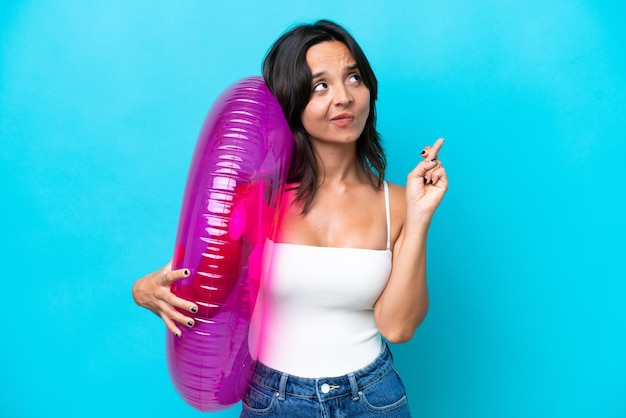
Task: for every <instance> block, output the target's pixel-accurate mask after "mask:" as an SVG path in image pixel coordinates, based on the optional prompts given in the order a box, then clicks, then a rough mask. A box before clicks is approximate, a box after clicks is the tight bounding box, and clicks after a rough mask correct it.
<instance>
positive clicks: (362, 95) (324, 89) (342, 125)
mask: <svg viewBox="0 0 626 418" xmlns="http://www.w3.org/2000/svg"><path fill="white" fill-rule="evenodd" d="M306 62H307V64H308V65H309V68H310V69H311V74H312V80H313V82H312V86H311V89H312V94H311V98H310V99H309V103H308V104H307V106H306V107H305V108H304V111H303V112H302V124H303V126H304V129H306V131H307V133H308V134H309V137H310V139H311V141H312V142H313V144H314V145H315V143H316V142H325V143H350V142H356V140H357V139H358V138H359V136H361V133H362V132H363V128H364V127H365V122H366V121H367V117H368V116H369V108H370V91H369V89H368V88H367V87H366V86H365V84H363V82H362V81H361V73H360V71H359V68H358V67H357V64H356V61H355V60H354V57H353V56H352V54H351V53H350V51H349V50H348V48H347V47H346V45H345V44H343V43H342V42H338V41H330V42H322V43H319V44H316V45H313V46H312V47H310V48H309V50H308V51H307V54H306Z"/></svg>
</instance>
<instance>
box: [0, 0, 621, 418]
mask: <svg viewBox="0 0 626 418" xmlns="http://www.w3.org/2000/svg"><path fill="white" fill-rule="evenodd" d="M623 4H624V3H623V2H617V1H614V2H613V1H582V0H549V1H545V0H544V1H539V0H526V1H512V0H504V1H503V0H488V1H476V2H469V1H467V2H466V1H460V0H459V1H454V0H427V1H405V2H399V1H361V2H357V3H354V2H341V1H337V0H316V1H311V2H296V1H283V0H281V1H273V0H272V1H264V2H253V1H249V2H243V1H240V2H218V1H210V0H202V1H200V0H196V1H164V0H156V1H150V2H148V1H136V0H125V1H111V0H109V1H101V0H95V1H80V0H76V1H69V0H68V1H63V0H59V1H42V0H40V1H35V0H33V1H10V0H9V1H6V0H5V1H3V2H2V3H1V6H0V181H1V183H0V184H1V190H0V191H1V195H2V201H3V203H2V208H3V213H2V216H1V217H0V227H1V233H2V249H1V251H0V256H1V259H0V261H1V264H2V266H3V267H4V271H3V274H2V282H3V285H2V287H3V292H2V301H1V302H0V318H2V323H3V330H2V332H0V352H1V353H2V355H1V372H0V415H1V416H3V417H16V418H19V417H43V416H63V417H78V416H90V417H111V416H117V417H130V416H137V417H144V416H155V417H174V416H176V417H181V418H182V417H194V416H201V414H200V413H199V412H197V411H195V410H193V409H191V408H190V407H189V406H187V405H186V404H185V403H184V402H183V401H182V400H181V399H180V398H179V397H178V395H177V394H176V392H175V391H174V389H173V387H172V385H171V383H170V381H169V376H168V373H167V369H166V363H165V356H164V327H163V324H162V322H161V321H160V320H159V319H158V318H157V317H155V316H154V315H152V314H151V313H149V312H148V311H145V310H143V309H140V308H138V307H136V306H135V305H134V303H133V301H132V298H131V293H130V289H131V286H132V284H133V282H134V281H135V280H136V279H137V278H138V277H140V276H142V275H143V274H145V273H147V272H149V271H152V270H154V269H156V268H158V267H161V265H163V264H164V263H165V262H166V261H167V260H168V259H169V257H170V255H171V253H172V250H173V239H174V234H175V232H176V228H177V222H178V211H179V207H180V201H181V198H182V191H183V187H184V184H185V180H186V174H187V168H188V164H189V161H190V158H191V153H192V151H193V146H194V144H195V140H196V137H197V134H198V132H199V129H200V125H201V123H202V121H203V119H204V116H205V114H206V112H207V111H208V109H209V107H210V106H211V104H212V102H213V101H214V99H215V98H216V97H217V95H218V94H219V93H220V92H221V91H222V90H223V89H224V88H225V87H226V86H228V85H230V84H231V83H233V82H234V81H236V80H238V79H240V78H242V77H245V76H248V75H253V74H259V73H260V65H261V61H262V58H263V56H264V54H265V52H266V51H267V48H268V47H269V46H270V44H271V43H272V42H273V41H274V40H275V39H276V37H277V36H279V35H280V33H282V32H283V30H284V29H285V28H286V27H288V26H290V25H291V24H293V23H297V22H304V21H306V22H309V21H312V20H314V19H317V18H330V19H333V20H336V21H337V22H339V23H342V24H344V25H345V26H346V27H348V28H349V29H350V30H351V31H352V33H353V34H354V35H355V36H356V38H357V39H358V40H359V42H360V43H361V45H362V47H363V49H364V50H365V52H366V53H367V54H368V56H369V58H370V60H371V62H372V65H373V67H374V69H375V71H376V73H377V75H378V78H379V82H380V100H379V128H380V131H381V132H382V133H383V136H384V139H385V143H384V145H385V147H386V150H387V152H388V156H389V165H390V170H389V173H388V177H389V178H390V179H391V180H392V181H396V182H399V183H404V179H405V175H406V173H408V171H409V170H410V169H411V168H412V167H413V165H414V164H415V163H416V162H418V160H419V151H420V150H421V148H422V146H423V145H425V144H428V143H432V142H433V141H434V139H436V138H437V137H439V136H444V137H446V138H447V142H446V144H445V146H444V148H443V150H442V153H441V158H442V160H443V161H444V163H445V164H446V166H447V168H448V172H449V176H450V190H449V193H448V195H447V196H446V199H445V201H444V203H443V204H442V206H441V208H440V210H439V212H438V213H437V215H436V217H435V220H434V222H433V225H432V229H431V235H430V237H429V264H428V273H429V284H430V292H431V299H432V301H431V309H430V313H429V316H428V317H427V319H426V321H425V323H424V324H423V325H422V326H421V327H420V329H419V330H418V332H417V333H416V335H415V338H414V339H413V340H412V341H411V342H410V343H408V344H405V345H399V346H394V347H393V350H394V353H395V356H396V361H397V366H398V368H399V369H400V370H401V373H402V375H403V377H404V379H405V382H406V384H407V387H408V392H409V396H410V402H411V407H412V409H413V412H414V414H415V415H416V416H419V417H433V418H443V417H461V416H462V417H481V418H483V417H531V416H532V417H624V416H626V355H625V354H624V353H626V336H625V334H626V307H625V306H624V299H625V296H626V284H625V279H626V267H625V262H624V249H625V246H624V233H625V232H626V225H625V221H624V213H626V211H625V209H626V208H625V204H624V181H625V180H626V174H625V171H624V168H623V166H622V161H623V159H624V154H625V152H626V146H625V142H624V136H625V134H626V111H625V110H624V103H626V62H625V57H626V54H624V52H623V51H624V43H625V42H624V41H625V40H626V32H625V31H624V26H623V18H624V16H626V8H625V7H624V6H623ZM48 414H50V415H48ZM237 414H238V408H233V409H230V410H227V411H224V412H222V413H218V414H215V415H214V416H222V417H235V416H237Z"/></svg>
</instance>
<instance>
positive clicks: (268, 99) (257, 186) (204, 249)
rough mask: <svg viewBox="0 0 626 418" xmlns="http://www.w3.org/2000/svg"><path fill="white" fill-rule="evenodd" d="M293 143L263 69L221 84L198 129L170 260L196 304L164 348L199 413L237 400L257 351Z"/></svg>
mask: <svg viewBox="0 0 626 418" xmlns="http://www.w3.org/2000/svg"><path fill="white" fill-rule="evenodd" d="M293 142H294V141H293V135H292V133H291V131H290V129H289V126H288V124H287V121H286V120H285V117H284V115H283V112H282V109H281V107H280V105H279V103H278V102H277V100H276V98H275V97H274V95H273V94H272V93H271V92H270V90H269V89H268V88H267V86H266V85H265V82H264V80H263V78H261V77H249V78H245V79H243V80H240V81H239V82H237V83H235V84H233V85H232V86H230V87H229V88H228V89H226V90H225V91H224V92H223V93H222V94H221V95H220V96H219V97H218V99H217V100H216V101H215V103H214V104H213V106H212V107H211V109H210V111H209V113H208V115H207V117H206V119H205V121H204V124H203V127H202V130H201V132H200V135H199V137H198V140H197V143H196V147H195V150H194V153H193V158H192V161H191V166H190V168H189V174H188V177H187V183H186V186H185V192H184V197H183V203H182V209H181V213H180V220H179V224H178V232H177V236H176V246H175V251H174V257H173V261H172V268H174V269H179V268H184V267H186V268H189V269H190V270H191V275H190V276H189V277H187V278H185V279H182V280H179V281H177V282H176V283H175V284H174V285H173V286H172V292H173V293H175V294H176V295H178V296H180V297H182V298H184V299H187V300H190V301H193V302H195V303H196V304H197V305H198V307H199V311H198V313H197V314H195V317H194V320H195V325H194V327H193V328H191V329H187V328H185V329H183V333H182V336H181V337H179V338H177V337H176V336H174V335H173V334H171V333H169V332H168V334H167V336H166V349H167V361H168V368H169V371H170V377H171V379H172V382H173V383H174V386H175V387H176V390H177V391H178V393H179V394H180V395H181V396H182V398H183V399H184V400H185V401H186V402H187V403H188V404H189V405H191V406H192V407H194V408H196V409H198V410H200V411H218V410H222V409H226V408H228V407H230V406H232V405H234V404H235V403H237V402H238V401H239V400H241V398H242V397H243V395H244V393H245V391H246V389H247V387H248V384H249V382H250V378H251V376H252V372H253V370H254V359H255V358H256V353H251V352H250V348H249V347H248V331H249V325H250V319H251V315H252V311H253V310H254V306H255V303H256V297H257V291H258V287H259V283H260V280H261V274H262V273H261V272H262V270H263V269H262V268H261V265H262V262H263V260H264V259H265V260H267V259H269V254H268V251H271V246H266V245H265V243H266V242H267V241H268V240H272V241H273V238H274V235H275V232H276V227H277V221H278V215H279V204H280V202H281V200H282V199H281V197H282V193H283V190H284V185H285V183H286V179H287V171H288V168H289V163H290V159H291V152H292V147H293ZM186 314H187V315H189V313H186Z"/></svg>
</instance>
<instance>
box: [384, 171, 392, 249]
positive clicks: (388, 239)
mask: <svg viewBox="0 0 626 418" xmlns="http://www.w3.org/2000/svg"><path fill="white" fill-rule="evenodd" d="M383 185H384V186H385V211H386V212H387V250H390V249H391V214H390V211H389V186H387V181H383Z"/></svg>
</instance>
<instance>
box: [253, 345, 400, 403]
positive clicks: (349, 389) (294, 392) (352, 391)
mask: <svg viewBox="0 0 626 418" xmlns="http://www.w3.org/2000/svg"><path fill="white" fill-rule="evenodd" d="M392 368H393V359H392V356H391V351H390V350H389V347H388V346H387V344H384V346H383V350H382V352H381V353H380V354H379V355H378V357H376V359H375V360H374V361H372V362H371V363H370V364H368V365H367V366H365V367H364V368H362V369H359V370H356V371H355V372H353V373H348V374H347V375H343V376H336V377H320V378H306V377H299V376H293V375H290V374H288V373H283V372H280V371H278V370H275V369H272V368H270V367H268V366H266V365H264V364H262V363H257V365H256V369H255V372H254V377H253V379H252V380H253V382H254V383H256V384H258V385H261V386H264V387H266V388H269V389H271V390H274V391H275V392H276V396H277V397H278V398H279V399H281V400H282V399H284V398H285V397H286V396H295V397H300V398H317V399H318V400H320V401H324V400H329V399H335V398H338V397H343V396H346V395H350V396H351V397H352V398H353V399H358V397H359V391H360V390H362V389H365V388H366V387H368V386H370V385H372V384H374V383H376V382H377V381H378V380H379V379H381V378H382V377H383V376H385V375H386V374H387V373H389V371H390V370H391V369H392Z"/></svg>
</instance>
